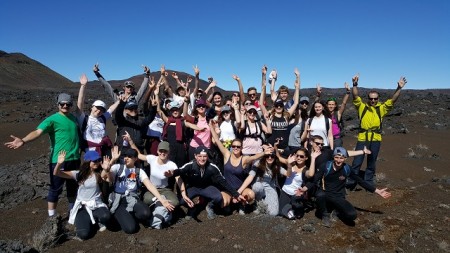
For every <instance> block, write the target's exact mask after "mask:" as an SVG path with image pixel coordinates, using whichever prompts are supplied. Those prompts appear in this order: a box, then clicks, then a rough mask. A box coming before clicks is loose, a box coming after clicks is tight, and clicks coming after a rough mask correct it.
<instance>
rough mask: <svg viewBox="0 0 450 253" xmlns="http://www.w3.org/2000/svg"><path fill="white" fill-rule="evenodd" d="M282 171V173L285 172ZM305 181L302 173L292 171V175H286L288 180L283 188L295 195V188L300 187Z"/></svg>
mask: <svg viewBox="0 0 450 253" xmlns="http://www.w3.org/2000/svg"><path fill="white" fill-rule="evenodd" d="M285 171H286V170H284V172H283V171H282V173H285ZM302 183H303V178H302V173H297V172H294V171H292V173H291V176H290V177H286V181H285V182H284V185H283V188H281V189H282V190H283V191H284V192H285V193H287V194H289V195H291V196H292V195H295V190H297V189H298V188H300V187H301V186H302Z"/></svg>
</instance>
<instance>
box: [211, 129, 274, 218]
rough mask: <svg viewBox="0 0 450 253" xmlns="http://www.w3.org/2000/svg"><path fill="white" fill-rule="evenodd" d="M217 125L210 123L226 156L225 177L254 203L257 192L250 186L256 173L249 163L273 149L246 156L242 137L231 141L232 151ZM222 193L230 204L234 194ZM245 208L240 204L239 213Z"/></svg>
mask: <svg viewBox="0 0 450 253" xmlns="http://www.w3.org/2000/svg"><path fill="white" fill-rule="evenodd" d="M216 127H217V123H213V122H211V123H210V129H211V135H212V137H213V140H214V142H215V143H216V145H217V147H218V148H219V150H220V152H221V153H222V155H223V158H224V159H223V163H224V177H225V179H226V180H227V182H228V184H229V185H230V186H231V187H233V188H234V189H236V190H237V191H238V192H239V194H241V195H242V196H244V198H245V200H246V201H247V203H248V204H253V202H254V200H255V193H254V192H253V191H252V189H250V187H249V186H250V184H251V183H252V181H253V179H254V177H255V175H256V173H255V171H252V170H250V169H249V167H250V166H249V165H251V164H252V163H253V161H255V160H257V159H260V158H261V157H263V156H264V154H271V153H272V151H273V149H272V148H267V149H265V150H264V152H260V153H258V154H256V155H253V156H244V155H243V154H242V141H241V140H240V139H234V140H233V141H232V142H231V151H230V150H228V149H227V148H226V147H225V146H224V145H223V144H222V142H221V141H220V140H219V136H218V135H217V133H216V131H214V129H215V128H216ZM222 195H223V199H224V203H226V204H225V206H228V204H230V202H231V200H232V196H231V195H230V194H228V193H226V192H222ZM244 210H245V207H244V206H243V205H240V206H239V214H242V215H243V214H245V212H244Z"/></svg>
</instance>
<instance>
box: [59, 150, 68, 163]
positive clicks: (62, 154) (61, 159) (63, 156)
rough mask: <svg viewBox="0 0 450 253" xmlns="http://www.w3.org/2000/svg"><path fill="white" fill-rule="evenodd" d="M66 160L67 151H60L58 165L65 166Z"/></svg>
mask: <svg viewBox="0 0 450 253" xmlns="http://www.w3.org/2000/svg"><path fill="white" fill-rule="evenodd" d="M65 160H66V151H65V150H61V151H59V154H58V161H57V163H58V164H63V163H64V161H65Z"/></svg>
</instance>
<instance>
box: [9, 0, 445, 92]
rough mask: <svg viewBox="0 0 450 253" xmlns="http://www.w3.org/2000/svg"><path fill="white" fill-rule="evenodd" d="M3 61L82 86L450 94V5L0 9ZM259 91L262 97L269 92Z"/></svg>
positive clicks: (348, 2) (327, 2) (83, 4)
mask: <svg viewBox="0 0 450 253" xmlns="http://www.w3.org/2000/svg"><path fill="white" fill-rule="evenodd" d="M0 9H2V15H0V34H1V35H0V37H1V39H0V50H3V51H6V52H9V53H12V52H21V53H24V54H26V55H27V56H29V57H31V58H33V59H35V60H38V61H40V62H41V63H43V64H44V65H46V66H48V67H49V68H51V69H53V70H55V71H56V72H58V73H60V74H62V75H63V76H65V77H67V78H69V79H71V80H73V81H77V80H78V77H79V76H80V74H81V73H87V74H88V77H89V78H90V79H95V76H94V74H93V73H92V66H93V65H94V64H95V63H96V62H99V64H100V68H101V72H102V74H103V76H104V77H105V78H106V79H107V80H117V79H126V78H128V77H130V76H133V75H136V74H139V73H141V65H142V64H145V65H148V66H149V67H150V69H151V70H152V71H155V70H158V69H159V66H160V65H161V64H165V65H166V68H168V69H176V70H179V71H184V72H188V73H193V71H192V65H195V64H197V65H198V66H199V68H200V70H201V77H202V78H204V79H206V78H207V77H208V76H213V77H214V78H215V79H216V80H217V81H218V85H219V87H221V88H224V89H227V90H235V89H236V85H235V82H234V80H233V79H232V78H231V76H232V75H233V74H237V75H239V76H240V77H241V79H242V81H243V83H244V87H245V88H248V87H250V86H257V87H259V85H260V78H261V72H260V69H261V66H262V65H263V64H266V65H267V66H268V67H269V69H272V68H276V69H277V70H278V72H279V78H278V83H277V86H278V85H281V84H286V85H289V86H291V85H292V84H293V81H294V74H293V70H294V67H298V68H299V70H300V73H301V81H302V87H304V88H311V87H315V85H316V84H317V83H320V84H321V85H322V86H323V87H329V88H339V87H343V84H344V82H345V81H347V82H351V77H352V76H353V75H354V74H356V73H359V74H360V85H361V86H362V87H368V88H395V87H396V82H397V81H398V80H399V78H400V76H402V75H403V76H406V78H407V79H408V84H407V86H406V88H409V89H426V88H450V1H447V0H428V1H414V0H399V1H395V0H380V1H369V0H340V1H338V0H334V1H332V0H322V1H321V0H314V1H313V0H308V1H305V0H297V1H268V0H260V1H242V0H240V1H237V0H228V1H206V0H199V1H195V0H193V1H181V0H174V1H144V0H136V1H111V0H110V1H31V0H26V1H25V0H23V1H17V0H2V1H1V2H0ZM258 90H259V88H258Z"/></svg>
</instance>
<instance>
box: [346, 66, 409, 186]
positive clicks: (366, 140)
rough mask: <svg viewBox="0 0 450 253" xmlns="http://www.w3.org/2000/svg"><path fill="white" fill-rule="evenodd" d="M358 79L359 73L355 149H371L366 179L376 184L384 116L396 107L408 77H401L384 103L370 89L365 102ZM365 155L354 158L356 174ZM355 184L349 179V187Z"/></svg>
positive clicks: (355, 83)
mask: <svg viewBox="0 0 450 253" xmlns="http://www.w3.org/2000/svg"><path fill="white" fill-rule="evenodd" d="M358 80H359V76H358V75H356V76H354V77H353V78H352V81H353V90H352V94H353V105H354V106H355V108H356V111H357V113H358V117H359V120H360V126H359V133H358V141H357V142H356V147H355V150H363V149H364V147H367V148H368V149H369V150H370V151H371V154H369V155H367V167H366V171H365V173H364V181H366V182H367V183H369V184H371V185H372V186H375V183H374V176H375V169H376V162H377V158H378V153H379V151H380V148H381V132H382V129H381V126H382V121H383V118H384V116H386V114H388V113H389V112H390V111H391V110H392V109H393V108H394V103H395V101H397V99H398V97H399V96H400V91H401V89H402V88H403V87H404V86H405V84H406V78H404V77H400V80H399V81H398V82H397V89H396V90H395V92H394V95H392V98H391V99H388V100H386V101H385V102H384V103H381V102H379V100H378V99H379V96H380V94H379V93H378V92H377V91H375V90H371V91H369V94H368V102H367V103H363V101H362V99H361V97H360V96H359V95H358ZM364 157H365V156H364V155H360V156H355V158H354V159H353V163H352V171H353V173H355V174H356V175H359V171H360V169H361V165H362V164H363V162H364ZM355 186H356V182H355V181H354V180H351V179H348V180H347V187H348V188H350V189H354V188H355Z"/></svg>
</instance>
